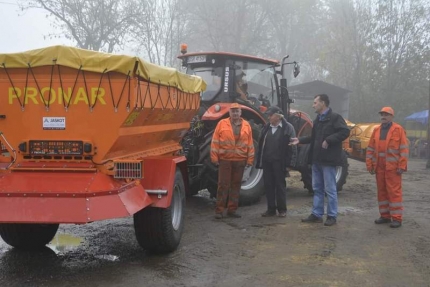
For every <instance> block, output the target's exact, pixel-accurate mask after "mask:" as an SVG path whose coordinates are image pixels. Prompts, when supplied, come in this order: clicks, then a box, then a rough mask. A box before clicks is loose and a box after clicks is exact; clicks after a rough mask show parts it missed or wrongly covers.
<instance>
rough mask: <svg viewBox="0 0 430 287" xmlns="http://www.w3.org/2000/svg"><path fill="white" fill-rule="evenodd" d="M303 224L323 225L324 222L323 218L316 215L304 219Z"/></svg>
mask: <svg viewBox="0 0 430 287" xmlns="http://www.w3.org/2000/svg"><path fill="white" fill-rule="evenodd" d="M302 222H310V223H322V222H323V220H322V218H321V217H318V216H316V215H313V214H311V215H309V216H308V217H307V218H303V219H302Z"/></svg>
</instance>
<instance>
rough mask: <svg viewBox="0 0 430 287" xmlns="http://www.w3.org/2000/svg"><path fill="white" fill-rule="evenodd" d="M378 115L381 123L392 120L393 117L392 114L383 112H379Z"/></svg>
mask: <svg viewBox="0 0 430 287" xmlns="http://www.w3.org/2000/svg"><path fill="white" fill-rule="evenodd" d="M379 116H380V117H381V123H383V124H386V123H389V122H392V121H393V117H394V116H393V115H392V114H389V113H385V112H382V113H379Z"/></svg>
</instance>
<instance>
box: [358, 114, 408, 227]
mask: <svg viewBox="0 0 430 287" xmlns="http://www.w3.org/2000/svg"><path fill="white" fill-rule="evenodd" d="M379 114H380V116H381V125H380V126H379V127H377V128H375V130H374V131H373V133H372V136H371V137H370V141H369V146H368V147H367V152H366V166H367V170H368V171H369V172H370V174H375V173H376V185H377V188H378V205H379V213H380V218H378V219H376V220H375V223H376V224H383V223H390V227H392V228H397V227H400V226H402V215H403V202H402V173H403V172H405V171H406V170H407V164H408V155H409V145H408V139H407V138H406V133H405V130H404V129H403V128H402V126H400V125H399V124H396V123H394V122H393V117H394V110H393V109H392V108H391V107H383V108H382V109H381V111H380V112H379Z"/></svg>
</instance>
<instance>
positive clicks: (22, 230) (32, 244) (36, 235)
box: [0, 223, 59, 250]
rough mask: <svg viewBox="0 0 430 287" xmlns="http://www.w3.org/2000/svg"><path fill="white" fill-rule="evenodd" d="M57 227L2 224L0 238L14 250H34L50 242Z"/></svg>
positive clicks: (57, 225)
mask: <svg viewBox="0 0 430 287" xmlns="http://www.w3.org/2000/svg"><path fill="white" fill-rule="evenodd" d="M58 227H59V224H29V223H2V224H0V236H1V238H2V239H3V240H4V242H6V243H7V244H9V245H11V246H13V247H15V248H18V249H26V250H34V249H40V248H43V247H44V246H45V245H46V244H48V243H49V242H51V240H52V239H53V238H54V236H55V234H56V233H57V230H58Z"/></svg>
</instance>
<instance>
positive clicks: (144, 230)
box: [133, 169, 185, 254]
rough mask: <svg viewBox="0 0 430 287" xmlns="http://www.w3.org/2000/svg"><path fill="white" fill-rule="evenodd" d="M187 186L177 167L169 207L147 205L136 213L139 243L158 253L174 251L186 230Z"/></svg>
mask: <svg viewBox="0 0 430 287" xmlns="http://www.w3.org/2000/svg"><path fill="white" fill-rule="evenodd" d="M184 209H185V187H184V180H183V177H182V173H181V172H180V170H179V169H176V173H175V182H174V184H173V194H172V201H171V203H170V207H169V208H158V207H146V208H144V209H142V210H140V211H139V212H137V213H136V214H134V216H133V217H134V231H135V234H136V239H137V242H138V243H139V245H140V246H141V247H142V248H143V249H145V250H147V251H149V252H151V253H157V254H163V253H169V252H172V251H174V250H175V249H176V248H177V247H178V245H179V242H180V241H181V237H182V232H183V230H184V212H185V210H184Z"/></svg>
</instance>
